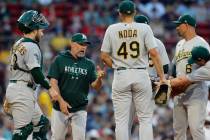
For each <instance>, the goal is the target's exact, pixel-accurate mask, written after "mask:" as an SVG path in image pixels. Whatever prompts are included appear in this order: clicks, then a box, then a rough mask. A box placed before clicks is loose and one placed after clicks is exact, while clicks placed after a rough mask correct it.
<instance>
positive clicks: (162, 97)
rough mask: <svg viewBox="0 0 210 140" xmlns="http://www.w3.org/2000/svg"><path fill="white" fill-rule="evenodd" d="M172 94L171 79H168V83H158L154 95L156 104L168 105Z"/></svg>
mask: <svg viewBox="0 0 210 140" xmlns="http://www.w3.org/2000/svg"><path fill="white" fill-rule="evenodd" d="M170 95H171V85H170V81H169V80H167V83H163V84H158V85H157V87H156V92H155V96H154V100H155V104H157V105H166V104H167V102H168V100H169V98H170Z"/></svg>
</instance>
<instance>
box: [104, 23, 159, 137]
mask: <svg viewBox="0 0 210 140" xmlns="http://www.w3.org/2000/svg"><path fill="white" fill-rule="evenodd" d="M156 47H157V44H156V42H155V39H154V36H153V32H152V30H151V28H150V27H149V26H148V25H147V24H143V23H135V22H132V23H117V24H113V25H110V26H109V27H108V29H107V30H106V33H105V36H104V40H103V43H102V48H101V51H102V52H107V53H109V54H110V56H111V57H112V61H113V66H112V67H113V68H114V69H115V71H114V78H113V83H112V101H113V107H114V113H115V114H114V116H115V121H116V129H115V132H116V139H117V140H128V139H129V131H130V129H129V127H130V123H128V122H130V121H131V120H132V117H131V115H132V114H133V111H132V109H133V108H134V107H133V105H134V106H135V109H136V112H137V114H138V119H139V121H140V124H141V126H140V129H139V131H140V132H139V133H142V134H143V133H145V134H148V135H140V136H139V137H140V138H139V139H141V140H147V139H150V140H152V139H153V132H152V124H151V123H150V120H151V118H152V114H153V109H154V102H153V100H151V99H152V87H151V81H150V78H149V74H148V71H147V70H146V69H141V68H147V67H148V51H149V50H150V49H152V48H156ZM119 67H125V68H128V69H124V70H119V69H117V68H119ZM133 68H140V69H133ZM125 108H127V109H125ZM140 118H141V119H140ZM142 118H144V119H142Z"/></svg>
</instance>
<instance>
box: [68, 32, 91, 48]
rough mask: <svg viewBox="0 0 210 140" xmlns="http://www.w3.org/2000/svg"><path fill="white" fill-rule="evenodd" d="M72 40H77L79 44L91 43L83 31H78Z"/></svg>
mask: <svg viewBox="0 0 210 140" xmlns="http://www.w3.org/2000/svg"><path fill="white" fill-rule="evenodd" d="M71 41H72V42H77V43H78V44H88V45H90V44H91V43H90V42H89V41H88V39H87V36H86V35H85V34H83V33H76V34H74V35H73V36H72V37H71Z"/></svg>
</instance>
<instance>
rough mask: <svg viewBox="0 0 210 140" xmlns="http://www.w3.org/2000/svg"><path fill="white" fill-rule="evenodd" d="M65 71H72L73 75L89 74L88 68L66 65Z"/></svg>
mask: <svg viewBox="0 0 210 140" xmlns="http://www.w3.org/2000/svg"><path fill="white" fill-rule="evenodd" d="M64 72H65V73H71V74H73V75H87V69H83V68H78V67H70V66H65V69H64Z"/></svg>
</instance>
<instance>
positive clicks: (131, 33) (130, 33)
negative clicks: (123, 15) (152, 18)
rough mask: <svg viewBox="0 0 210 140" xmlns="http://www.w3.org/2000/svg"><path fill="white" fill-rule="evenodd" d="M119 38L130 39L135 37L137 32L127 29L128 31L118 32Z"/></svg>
mask: <svg viewBox="0 0 210 140" xmlns="http://www.w3.org/2000/svg"><path fill="white" fill-rule="evenodd" d="M118 34H119V38H120V39H122V38H128V37H129V38H130V37H137V30H136V29H129V30H122V31H119V32H118Z"/></svg>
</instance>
